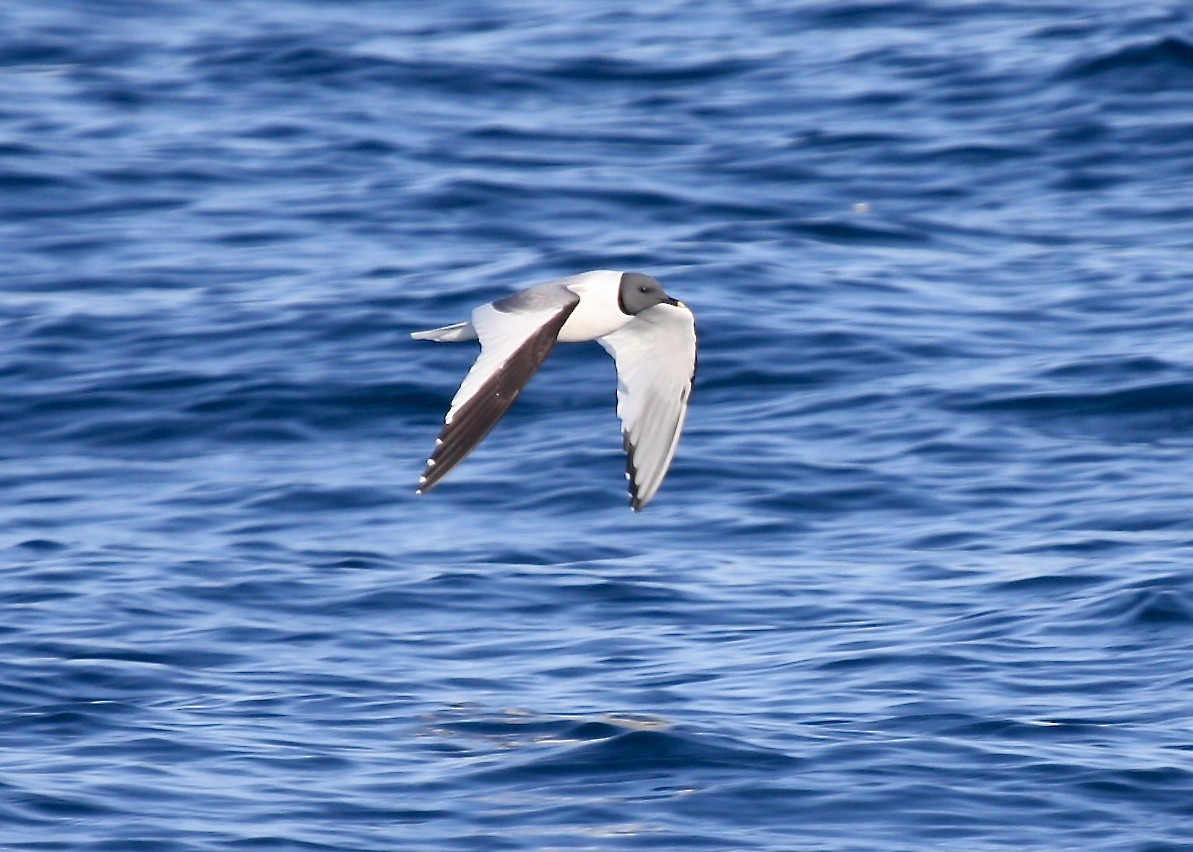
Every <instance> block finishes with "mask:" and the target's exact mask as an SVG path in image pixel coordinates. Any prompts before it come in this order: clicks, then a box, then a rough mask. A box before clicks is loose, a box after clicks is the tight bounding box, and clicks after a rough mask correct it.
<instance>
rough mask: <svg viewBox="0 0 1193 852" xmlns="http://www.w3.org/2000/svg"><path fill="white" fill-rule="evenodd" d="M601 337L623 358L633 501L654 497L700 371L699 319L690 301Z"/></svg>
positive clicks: (651, 311) (622, 400) (621, 404)
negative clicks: (697, 347)
mask: <svg viewBox="0 0 1193 852" xmlns="http://www.w3.org/2000/svg"><path fill="white" fill-rule="evenodd" d="M599 342H600V344H601V345H602V346H604V347H605V349H606V350H607V351H608V352H609V354H610V355H612V356H613V358H614V360H615V361H616V362H617V416H618V417H620V418H621V433H622V438H623V440H624V443H625V451H626V478H627V479H628V480H629V483H630V506H631V508H633V509H634V511H639V510H641V509H642V508H643V507H645V506H646V504H647V503H649V502H650V500H651V498H652V497H654V495H655V492H656V491H658V490H659V486H660V485H661V484H662V482H663V477H664V476H666V475H667V469H668V468H669V467H670V466H671V459H672V458H674V456H675V448H676V446H677V445H678V444H679V435H680V433H681V432H682V431H683V423H684V419H685V418H686V417H687V414H688V399H689V397H690V396H691V394H692V381H693V379H694V378H695V376H696V320H695V317H693V316H692V312H691V311H690V310H688V308H687V306H686V305H682V304H680V305H670V304H659V305H655V306H654V307H651V308H647V309H646V310H645V311H642V312H641V313H639V314H638V315H637V316H635V317H634V319H633V320H631V321H630V322H629V323H627V324H626V325H625V326H623V327H622V328H620V329H618V330H617V331H615V332H613V333H612V334H607V335H605V336H604V337H602V338H600V339H599Z"/></svg>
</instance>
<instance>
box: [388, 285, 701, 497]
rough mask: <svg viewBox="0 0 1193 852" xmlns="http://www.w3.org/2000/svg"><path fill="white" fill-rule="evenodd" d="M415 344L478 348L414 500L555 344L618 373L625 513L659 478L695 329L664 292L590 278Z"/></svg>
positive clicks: (689, 373) (682, 399) (495, 308)
mask: <svg viewBox="0 0 1193 852" xmlns="http://www.w3.org/2000/svg"><path fill="white" fill-rule="evenodd" d="M411 337H413V338H414V339H416V340H435V341H438V342H440V343H457V342H462V341H468V340H480V345H481V351H480V355H479V356H478V357H477V359H476V363H475V364H473V365H472V369H471V370H469V371H468V375H466V376H465V377H464V381H463V383H462V384H461V385H460V389H459V390H458V391H456V395H455V397H454V398H453V399H452V402H451V407H450V408H449V409H448V412H447V417H446V418H444V425H443V430H442V431H441V432H440V433H439V438H438V439H437V440H436V441H435V450H434V452H433V453H432V454H431V457H430V458H429V459H428V460H427V469H426V470H425V471H424V472H423V475H422V476H421V477H419V484H418V493H419V494H423V493H426V492H427V491H430V490H431V489H432V488H434V487H435V486H436V485H438V484H439V483H440V482H441V481H442V480H443V478H444V477H445V476H447V474H448V473H449V472H450V471H451V470H452V468H454V467H455V466H456V465H458V464H459V463H460V462H462V461H463V460H464V457H465V456H467V455H468V454H469V453H470V452H472V451H473V450H474V449H475V448H476V446H477V445H478V444H479V443H480V442H481V441H482V440H483V439H484V437H485V436H486V435H487V434H489V431H490V430H491V429H492V428H493V427H494V426H495V425H496V424H497V421H498V420H500V419H501V417H502V415H504V414H505V412H506V411H508V410H509V407H510V406H511V405H513V403H514V400H515V399H517V398H518V394H519V393H521V392H522V388H523V387H525V386H526V383H527V382H528V381H530V378H531V376H533V375H534V374H535V373H536V372H538V369H539V367H540V366H542V363H543V361H544V360H545V359H546V357H547V356H548V355H550V354H551V350H552V349H554V348H555V344H556V343H582V342H585V341H589V340H595V341H597V342H598V343H600V344H601V346H603V347H604V348H605V350H606V351H607V352H608V353H609V354H610V355H612V356H613V359H614V361H615V362H616V364H617V416H618V417H620V418H621V425H622V440H623V444H624V447H625V452H626V479H627V480H628V481H629V490H630V507H631V508H632V509H633V510H634V511H640V510H641V509H643V508H644V507H645V506H646V504H647V503H649V502H650V501H651V498H653V497H654V495H655V492H657V491H658V490H659V486H660V485H661V484H662V482H663V477H664V476H666V475H667V469H668V468H669V467H670V466H671V460H672V458H674V456H675V448H676V446H677V445H678V444H679V436H680V432H681V431H682V430H683V424H684V419H685V418H686V417H687V413H688V399H689V397H690V396H691V393H692V381H693V379H694V377H695V374H696V321H695V318H694V317H693V316H692V312H691V310H689V309H688V306H687V305H685V304H684V303H683V302H680V301H678V300H676V299H672V298H671V297H670V296H668V295H667V294H666V293H665V292H664V291H663V285H661V284H660V283H659V282H658V281H657V280H655V279H654V278H651V277H650V276H649V275H643V274H641V273H638V272H612V271H609V270H597V271H594V272H585V273H583V274H581V275H573V276H571V277H569V278H561V279H559V280H558V281H549V282H547V283H546V284H539V285H538V286H536V287H531V288H529V289H527V290H521V291H519V292H517V293H513V294H511V295H509V296H506V297H505V298H502V299H498V300H497V301H495V302H490V303H489V304H487V305H481V306H480V307H479V308H476V309H475V310H474V311H473V312H472V320H471V321H470V322H461V323H456V324H455V325H449V326H445V327H444V328H436V329H432V330H430V331H418V332H415V333H414V334H412V335H411Z"/></svg>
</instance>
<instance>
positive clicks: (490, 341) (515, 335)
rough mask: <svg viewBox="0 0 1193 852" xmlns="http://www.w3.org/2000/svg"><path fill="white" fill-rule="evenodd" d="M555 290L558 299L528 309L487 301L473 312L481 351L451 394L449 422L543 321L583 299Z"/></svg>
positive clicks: (532, 334) (473, 323)
mask: <svg viewBox="0 0 1193 852" xmlns="http://www.w3.org/2000/svg"><path fill="white" fill-rule="evenodd" d="M556 293H557V294H558V297H557V298H555V299H553V300H550V301H548V300H546V299H544V300H543V303H542V304H536V305H530V306H528V307H529V308H530V309H529V310H524V311H522V310H520V311H508V312H507V311H502V310H498V309H497V308H495V307H493V305H492V304H488V305H481V306H480V307H479V308H477V309H476V310H474V311H473V312H472V325H473V327H474V328H475V329H476V334H477V337H479V338H480V341H481V354H480V355H479V356H478V357H477V359H476V363H475V364H473V365H472V368H471V369H470V370H469V371H468V375H466V376H465V377H464V381H463V382H462V383H461V384H460V389H459V390H458V391H456V395H455V396H454V397H452V404H451V408H449V409H448V411H447V417H446V418H445V419H444V423H446V424H448V425H450V424H451V422H452V418H453V417H454V416H455V414H456V412H457V411H459V410H460V407H461V406H463V405H464V404H465V403H467V402H468V400H470V399H472V397H473V396H474V395H475V394H476V392H477V391H478V390H480V389H481V388H482V387H484V385H485V383H486V382H488V381H489V379H491V378H492V377H493V374H494V373H496V372H497V371H498V370H500V369H501V368H502V367H504V366H505V364H506V362H507V361H509V359H510V358H511V357H513V354H514V353H515V352H517V351H518V349H519V348H520V347H521V346H522V344H524V343H525V342H526V341H527V340H528V339H530V338H531V337H532V336H534V334H535V333H536V332H537V331H538V330H539V329H540V328H542V327H543V325H544V324H546V323H548V322H550V321H551V320H552V319H554V318H555V317H556V316H558V315H559V312H560V310H561V309H563V308H564V307H566V306H568V305H575V304H576V303H577V302H579V301H580V299H579V297H578V296H576V295H575V294H574V293H570V292H568V291H566V290H563V289H562V288H561V289H559V290H557V291H556Z"/></svg>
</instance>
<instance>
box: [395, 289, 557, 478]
mask: <svg viewBox="0 0 1193 852" xmlns="http://www.w3.org/2000/svg"><path fill="white" fill-rule="evenodd" d="M579 303H580V297H579V296H577V295H576V294H575V293H573V292H571V291H570V290H567V289H566V288H563V287H536V288H533V289H531V290H525V291H523V292H521V293H515V294H514V295H512V296H508V297H506V298H505V299H500V300H498V301H496V302H493V303H492V304H489V305H481V306H480V307H479V308H477V309H476V310H474V311H473V312H472V325H473V326H474V327H475V328H476V333H477V336H478V337H479V338H480V343H481V353H480V355H479V356H478V357H477V359H476V363H475V364H473V365H472V369H471V370H469V371H468V375H466V376H465V377H464V381H463V383H462V384H461V385H460V389H459V390H458V391H456V395H455V397H454V398H453V399H452V404H451V408H450V409H448V412H447V417H446V418H445V419H444V425H443V431H441V432H440V433H439V438H438V439H437V440H436V441H435V451H434V452H433V453H432V454H431V457H430V458H429V459H427V469H426V470H425V471H424V472H423V475H422V476H421V477H419V482H418V492H419V493H420V494H422V493H424V492H427V491H430V490H431V489H432V488H434V487H435V486H436V485H438V484H439V481H440V480H441V479H443V477H445V476H447V474H448V472H449V471H450V470H451V469H452V468H453V467H455V466H456V465H458V464H459V463H460V462H462V461H463V460H464V457H465V456H467V455H468V454H469V453H470V452H472V451H473V450H474V449H475V448H476V445H477V444H479V443H480V442H481V441H482V440H483V439H484V437H485V436H486V435H488V434H489V431H490V430H491V429H492V428H493V427H494V426H495V425H497V421H498V420H500V419H501V417H502V415H503V414H505V412H506V411H508V410H509V407H510V406H511V405H513V404H514V400H515V399H517V398H518V394H520V393H521V392H522V388H524V387H525V386H526V383H527V382H528V381H530V377H531V376H533V375H534V374H535V373H536V372H538V369H539V367H540V366H542V363H543V361H544V360H545V359H546V357H547V356H548V355H549V354H550V353H551V350H552V349H554V348H555V342H556V340H557V338H558V337H559V329H560V328H562V327H563V324H564V323H566V322H567V319H568V317H569V316H571V314H572V311H574V310H575V309H576V305H578V304H579Z"/></svg>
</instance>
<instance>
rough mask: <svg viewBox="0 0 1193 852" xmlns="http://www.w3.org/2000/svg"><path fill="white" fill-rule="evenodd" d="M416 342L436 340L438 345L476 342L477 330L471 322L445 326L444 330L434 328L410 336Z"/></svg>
mask: <svg viewBox="0 0 1193 852" xmlns="http://www.w3.org/2000/svg"><path fill="white" fill-rule="evenodd" d="M410 336H411V337H413V338H414V339H415V340H434V341H436V342H437V343H461V342H462V341H465V340H476V329H475V328H473V327H472V323H470V322H458V323H456V324H455V325H445V326H444V327H443V328H433V329H431V330H430V331H416V332H414V333H412V334H411V335H410Z"/></svg>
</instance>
